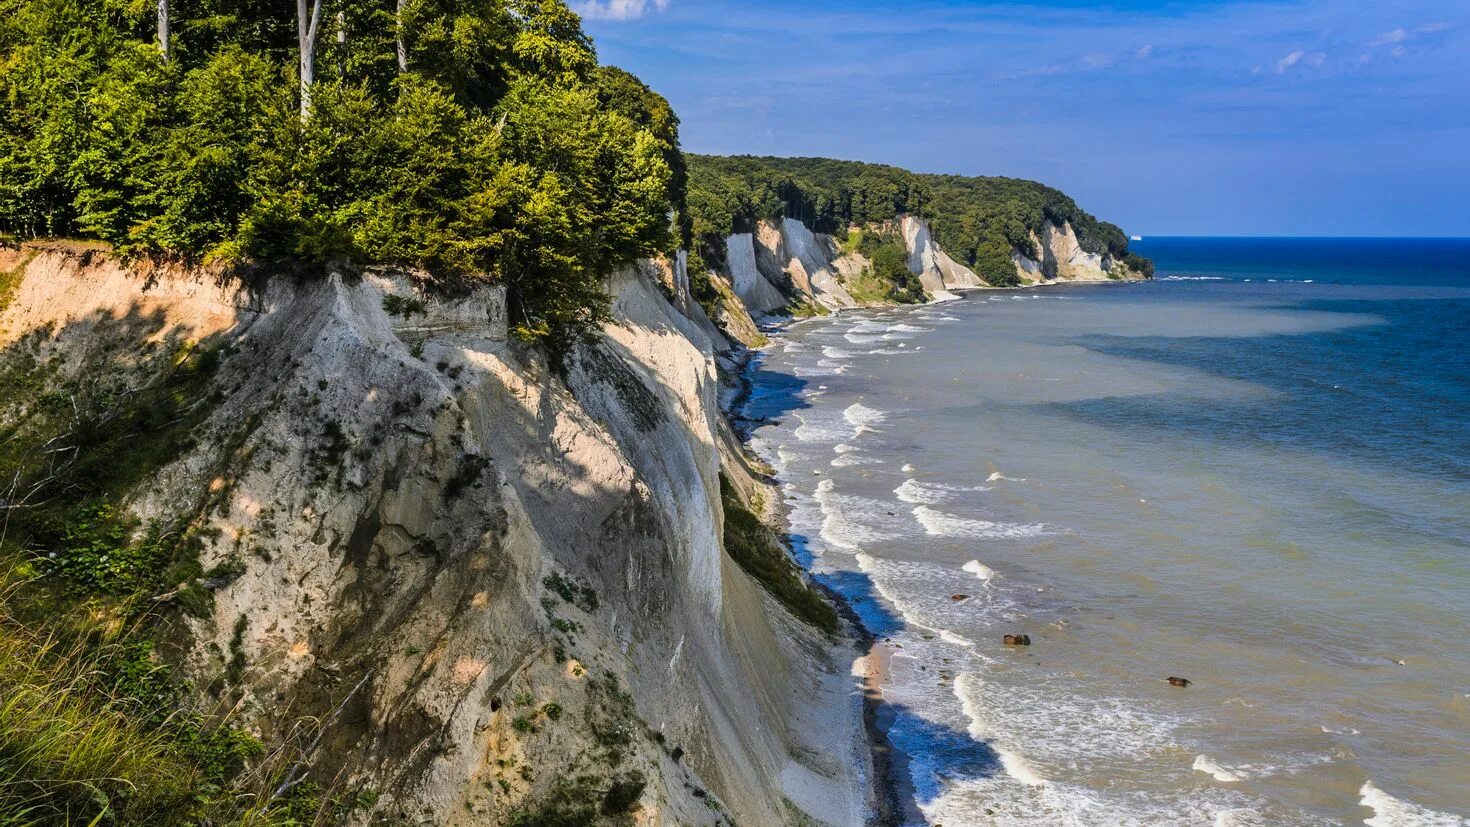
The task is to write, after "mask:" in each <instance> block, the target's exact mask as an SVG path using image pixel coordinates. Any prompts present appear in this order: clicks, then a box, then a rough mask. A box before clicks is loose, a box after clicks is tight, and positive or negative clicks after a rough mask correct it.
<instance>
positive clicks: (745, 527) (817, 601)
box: [720, 474, 838, 634]
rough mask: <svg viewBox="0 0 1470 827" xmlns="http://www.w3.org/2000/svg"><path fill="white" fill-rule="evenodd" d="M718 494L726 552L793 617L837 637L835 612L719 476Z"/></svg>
mask: <svg viewBox="0 0 1470 827" xmlns="http://www.w3.org/2000/svg"><path fill="white" fill-rule="evenodd" d="M720 495H721V499H722V502H723V504H724V509H725V552H726V553H727V554H729V555H730V557H731V558H732V559H733V560H734V561H735V562H736V563H738V564H739V565H740V568H742V569H744V570H745V573H746V574H749V575H750V576H751V577H753V578H754V579H755V581H756V582H758V583H760V584H761V585H762V586H763V587H765V589H766V591H768V592H770V593H771V596H772V597H774V598H776V600H778V601H779V602H780V603H781V605H783V606H785V607H786V608H787V609H788V610H789V611H790V612H791V613H792V614H793V615H795V616H796V617H798V618H800V619H801V620H804V621H806V622H807V623H809V624H811V625H812V626H815V627H816V628H818V629H820V630H822V631H824V632H826V633H828V634H836V633H837V629H838V622H837V611H836V610H835V609H833V608H832V604H831V603H829V602H827V599H826V598H825V597H823V596H822V595H821V594H820V593H819V592H818V591H817V590H816V589H814V588H813V587H812V586H811V584H809V583H807V581H806V580H804V579H803V578H802V576H801V573H800V569H799V568H798V567H797V565H796V561H795V560H793V559H791V555H790V554H788V553H787V552H786V548H785V547H784V546H783V545H782V544H781V541H780V539H779V538H778V537H777V536H776V533H775V532H774V531H772V530H771V529H770V527H769V526H767V525H766V524H765V523H763V522H761V520H760V518H759V517H757V516H756V515H755V514H753V513H751V511H750V509H748V508H746V507H745V504H744V503H742V502H741V501H740V497H739V496H738V495H737V494H736V493H735V488H734V486H732V485H731V484H730V480H729V479H728V478H726V477H725V475H724V474H721V475H720Z"/></svg>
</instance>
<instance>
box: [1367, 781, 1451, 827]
mask: <svg viewBox="0 0 1470 827" xmlns="http://www.w3.org/2000/svg"><path fill="white" fill-rule="evenodd" d="M1358 795H1360V796H1362V800H1361V801H1360V802H1359V803H1361V804H1362V805H1363V806H1364V807H1367V808H1368V809H1370V810H1372V811H1373V817H1372V818H1370V819H1368V820H1366V821H1364V822H1363V823H1364V824H1366V825H1368V827H1467V825H1470V819H1467V818H1461V817H1460V816H1457V815H1451V814H1450V813H1440V812H1435V811H1434V810H1431V809H1429V808H1427V807H1421V806H1420V805H1418V804H1415V803H1413V802H1412V801H1405V800H1403V799H1402V798H1395V797H1393V796H1391V795H1389V794H1388V793H1386V792H1384V791H1383V790H1380V789H1378V787H1377V786H1375V785H1374V784H1373V782H1372V781H1371V780H1370V781H1367V782H1364V784H1363V788H1362V789H1361V790H1359V791H1358Z"/></svg>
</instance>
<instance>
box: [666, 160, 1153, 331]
mask: <svg viewBox="0 0 1470 827" xmlns="http://www.w3.org/2000/svg"><path fill="white" fill-rule="evenodd" d="M689 205H690V212H691V215H692V219H693V224H694V236H695V244H696V247H698V252H699V253H700V256H699V259H698V261H697V262H696V266H698V265H700V264H702V265H703V266H704V267H705V268H706V269H707V270H708V272H709V273H710V274H711V277H712V278H714V279H716V280H719V281H721V282H722V283H723V284H722V285H721V286H722V287H725V288H728V291H727V292H730V293H733V294H734V295H735V296H738V297H739V298H740V300H741V301H742V303H743V305H744V310H745V311H746V312H748V313H749V314H750V315H752V316H754V317H757V318H758V317H760V316H763V315H770V314H779V313H782V312H787V311H791V312H795V313H798V314H811V313H825V312H829V311H832V310H839V309H844V308H853V307H869V306H883V305H890V304H903V303H911V302H915V301H926V300H935V299H941V300H942V299H947V298H952V297H953V295H954V294H953V291H954V290H959V289H973V288H983V287H1021V286H1028V285H1039V284H1052V283H1060V282H1087V281H1134V280H1140V279H1146V278H1150V277H1152V264H1151V263H1150V262H1148V260H1147V259H1143V258H1141V257H1139V256H1137V255H1134V254H1132V253H1129V252H1128V241H1127V237H1126V236H1124V235H1123V232H1122V231H1121V230H1119V229H1118V228H1117V227H1114V226H1113V225H1111V224H1106V223H1103V222H1099V221H1098V220H1097V219H1095V218H1093V217H1092V216H1091V215H1089V214H1087V213H1085V212H1083V211H1082V210H1081V209H1079V208H1078V207H1077V205H1076V203H1075V202H1073V201H1072V200H1071V199H1070V198H1067V197H1066V196H1065V195H1063V194H1062V193H1060V192H1058V191H1056V190H1053V189H1051V188H1049V187H1045V186H1043V185H1041V184H1036V183H1033V182H1029V181H1017V180H1014V179H1004V178H964V177H959V176H934V175H915V174H913V173H910V172H907V171H905V170H901V169H897V168H894V167H885V166H878V165H873V164H861V163H855V162H849V161H833V160H829V159H824V158H754V157H744V156H736V157H711V156H690V189H689ZM899 262H901V266H900V265H899V264H898V263H899ZM911 277H912V281H913V283H912V284H910V283H909V282H910V280H911Z"/></svg>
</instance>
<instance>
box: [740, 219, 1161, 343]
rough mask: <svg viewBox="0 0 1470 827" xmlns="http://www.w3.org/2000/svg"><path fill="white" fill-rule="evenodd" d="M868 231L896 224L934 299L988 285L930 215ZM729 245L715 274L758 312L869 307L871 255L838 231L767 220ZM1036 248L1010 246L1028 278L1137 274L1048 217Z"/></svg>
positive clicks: (917, 272) (750, 310) (1023, 276)
mask: <svg viewBox="0 0 1470 827" xmlns="http://www.w3.org/2000/svg"><path fill="white" fill-rule="evenodd" d="M867 229H868V230H870V231H880V232H894V231H895V229H896V231H897V232H898V233H900V234H901V235H902V237H903V242H904V247H905V249H906V251H907V253H908V267H909V270H910V271H911V272H912V273H914V274H915V275H917V276H918V277H919V281H920V283H921V284H922V285H923V287H924V291H925V293H927V294H928V295H929V297H930V299H932V300H941V301H942V300H946V299H952V298H955V294H954V291H956V290H968V289H975V288H982V287H987V286H989V285H987V284H986V282H985V281H984V280H983V279H982V278H980V276H979V275H978V274H976V273H975V271H974V270H972V269H970V268H969V267H967V266H965V265H963V264H961V263H960V262H958V261H956V260H955V259H954V258H952V257H951V256H950V255H949V254H948V253H946V252H945V251H944V250H943V248H941V247H940V245H939V244H938V243H936V242H935V241H934V238H933V235H932V234H931V232H930V230H929V224H928V222H927V221H924V220H923V219H920V218H916V217H914V216H904V217H903V218H902V219H901V220H900V221H899V223H898V225H897V227H896V228H895V227H894V225H893V224H888V225H886V226H883V227H871V228H867ZM726 246H727V261H726V272H725V273H723V274H715V275H716V276H717V277H719V276H723V277H724V278H725V279H727V280H728V281H729V283H730V284H731V285H732V286H733V288H734V292H735V293H736V294H737V295H738V296H739V297H740V298H741V300H742V302H743V303H744V306H745V308H746V310H747V312H748V313H749V314H750V316H752V317H753V318H760V317H762V316H766V315H774V314H780V313H784V312H787V311H788V310H790V309H791V308H792V306H793V305H797V306H800V305H803V304H805V305H807V306H812V307H818V308H822V309H823V310H841V309H846V308H853V307H859V306H862V303H861V302H859V301H857V300H856V299H854V298H853V296H852V293H851V292H850V291H849V290H848V286H849V285H851V284H853V283H854V281H855V280H856V279H858V278H860V277H861V276H862V274H863V273H864V271H865V270H866V269H867V268H868V266H869V264H868V261H867V259H865V258H863V257H862V256H861V255H858V254H856V253H847V252H844V251H843V250H842V249H841V248H840V247H839V245H838V244H837V243H836V241H835V240H833V238H832V237H831V236H827V235H822V234H818V233H813V232H812V231H811V230H810V229H809V228H808V227H807V226H806V225H805V224H803V223H802V222H800V221H796V220H794V219H791V218H784V219H782V220H781V221H780V222H779V223H778V222H772V221H763V222H761V223H760V225H759V226H758V227H757V228H756V231H755V232H754V233H745V234H738V235H732V236H730V237H729V238H728V239H727V242H726ZM1031 246H1032V248H1033V250H1032V251H1022V250H1019V249H1017V250H1012V252H1011V261H1012V262H1013V263H1014V264H1015V267H1016V276H1017V277H1018V278H1019V279H1020V281H1021V283H1023V284H1043V283H1052V282H1058V281H1111V280H1119V279H1123V280H1127V279H1134V278H1138V276H1137V275H1136V274H1134V273H1132V272H1130V271H1129V270H1128V269H1127V268H1126V267H1125V266H1123V265H1122V264H1121V263H1120V262H1116V261H1113V260H1112V259H1111V258H1110V257H1108V256H1106V255H1102V254H1097V253H1089V252H1087V251H1086V250H1084V249H1083V248H1082V245H1081V242H1080V241H1079V240H1078V239H1077V234H1076V232H1075V231H1074V229H1073V228H1072V226H1071V225H1070V224H1067V223H1063V224H1062V225H1061V226H1057V225H1055V224H1053V223H1051V222H1050V221H1048V222H1046V223H1045V224H1043V225H1042V229H1041V233H1040V235H1037V234H1034V233H1033V234H1032V245H1031ZM1033 251H1034V252H1037V253H1039V255H1040V260H1037V259H1034V258H1032V257H1031V253H1032V252H1033ZM782 284H789V285H790V295H787V294H785V293H783V291H782V290H781V289H779V288H778V287H777V286H776V285H782ZM737 338H738V337H737Z"/></svg>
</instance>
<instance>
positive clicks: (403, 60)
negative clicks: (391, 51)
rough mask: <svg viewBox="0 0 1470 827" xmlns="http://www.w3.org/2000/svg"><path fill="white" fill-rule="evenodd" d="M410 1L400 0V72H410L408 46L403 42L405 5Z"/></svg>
mask: <svg viewBox="0 0 1470 827" xmlns="http://www.w3.org/2000/svg"><path fill="white" fill-rule="evenodd" d="M406 2H408V0H398V18H397V19H398V71H399V73H403V72H407V71H408V46H406V45H405V44H404V42H403V5H404V3H406Z"/></svg>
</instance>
